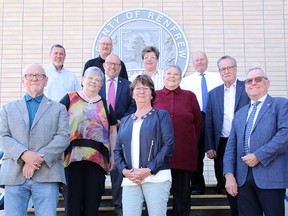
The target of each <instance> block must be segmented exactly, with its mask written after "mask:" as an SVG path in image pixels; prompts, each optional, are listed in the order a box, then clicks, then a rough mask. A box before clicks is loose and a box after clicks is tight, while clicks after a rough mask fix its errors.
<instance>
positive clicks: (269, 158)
mask: <svg viewBox="0 0 288 216" xmlns="http://www.w3.org/2000/svg"><path fill="white" fill-rule="evenodd" d="M246 76H247V79H246V81H245V83H246V84H245V86H246V92H247V94H248V96H249V97H250V99H251V102H250V103H249V104H248V105H246V106H244V107H243V108H242V109H240V110H239V111H238V112H237V113H236V114H235V117H234V119H233V123H232V130H231V132H230V136H229V139H228V143H227V146H226V151H225V155H224V175H225V178H226V190H227V192H228V193H229V194H231V195H232V196H237V200H238V211H239V215H241V216H242V215H243V216H246V215H247V216H248V215H249V216H250V215H253V216H263V213H264V215H265V216H284V215H285V207H284V197H285V188H287V187H288V166H287V165H288V100H287V99H286V98H280V97H277V98H276V97H271V96H270V95H269V94H267V91H268V88H269V86H270V81H269V80H268V76H267V73H266V72H265V71H264V70H263V69H261V68H252V69H250V70H248V72H247V75H246ZM257 101H258V102H260V103H259V105H258V106H257V105H256V115H255V118H254V121H251V122H254V125H252V130H251V132H250V133H249V134H250V135H249V136H247V135H246V137H245V130H246V129H245V125H246V121H247V118H248V117H249V115H250V113H251V112H252V109H253V107H254V103H256V102H257ZM256 104H258V103H256ZM253 115H254V113H253ZM253 115H252V116H253ZM249 122H250V121H249ZM249 128H250V127H249ZM246 134H247V132H246ZM245 138H246V140H248V142H244V140H245Z"/></svg>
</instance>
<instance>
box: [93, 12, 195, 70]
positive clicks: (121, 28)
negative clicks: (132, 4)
mask: <svg viewBox="0 0 288 216" xmlns="http://www.w3.org/2000/svg"><path fill="white" fill-rule="evenodd" d="M104 35H106V36H109V37H111V38H112V41H113V53H116V54H117V55H118V56H119V57H120V59H121V60H122V61H123V62H124V63H125V65H126V68H127V72H128V76H131V75H132V74H133V72H134V71H139V70H143V65H142V58H141V51H142V50H143V49H144V48H145V47H146V46H155V47H157V48H158V50H159V51H160V57H159V62H158V69H165V68H166V67H167V66H169V65H175V64H176V65H178V66H179V67H180V68H181V69H182V75H184V74H185V72H186V69H187V67H188V61H189V46H188V42H187V39H186V36H185V35H184V33H183V31H182V29H181V28H180V27H179V25H178V24H177V23H176V22H175V21H174V20H172V19H171V18H170V17H168V16H167V15H165V14H163V13H161V12H158V11H155V10H151V9H146V8H136V9H130V10H127V11H123V12H121V13H118V14H116V15H115V16H113V17H112V18H110V19H109V20H108V21H107V22H106V23H105V24H104V25H103V26H102V27H101V29H100V30H99V32H98V34H97V36H96V38H95V40H94V43H93V52H92V55H93V58H95V57H97V56H98V55H99V50H98V48H97V44H98V41H99V39H100V38H101V37H102V36H104Z"/></svg>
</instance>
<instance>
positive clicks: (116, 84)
mask: <svg viewBox="0 0 288 216" xmlns="http://www.w3.org/2000/svg"><path fill="white" fill-rule="evenodd" d="M105 80H106V85H105V87H106V98H108V92H109V86H110V82H111V81H110V78H109V77H108V76H107V75H106V74H105ZM114 86H115V99H116V92H117V86H118V76H117V77H115V78H114ZM115 102H116V101H115ZM115 104H116V103H115Z"/></svg>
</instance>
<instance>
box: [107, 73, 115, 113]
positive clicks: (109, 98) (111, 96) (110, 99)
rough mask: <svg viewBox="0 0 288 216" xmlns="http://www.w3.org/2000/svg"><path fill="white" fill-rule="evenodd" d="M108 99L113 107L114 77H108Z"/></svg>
mask: <svg viewBox="0 0 288 216" xmlns="http://www.w3.org/2000/svg"><path fill="white" fill-rule="evenodd" d="M108 101H109V103H110V104H111V105H112V107H113V109H115V85H114V79H113V78H111V79H110V85H109V89H108Z"/></svg>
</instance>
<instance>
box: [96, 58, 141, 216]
mask: <svg viewBox="0 0 288 216" xmlns="http://www.w3.org/2000/svg"><path fill="white" fill-rule="evenodd" d="M103 67H104V70H105V78H104V81H103V85H102V87H101V89H100V91H99V95H100V96H101V97H102V98H104V99H106V100H108V101H109V103H110V104H111V105H112V107H113V109H114V110H115V113H116V117H117V120H118V124H117V128H119V125H120V120H121V118H123V117H124V116H127V115H129V114H132V113H134V112H135V111H136V106H135V103H134V101H133V99H132V96H131V93H130V88H129V86H130V83H131V82H130V81H128V80H126V79H124V78H122V77H120V76H119V73H120V70H121V60H120V59H119V57H118V56H117V55H116V54H110V55H108V56H107V58H106V60H105V63H104V64H103ZM111 91H112V92H111ZM110 176H111V183H112V198H113V204H114V206H115V209H114V212H115V214H116V215H117V216H122V187H121V183H122V179H123V177H122V173H120V172H119V171H118V170H116V169H114V170H112V171H111V173H110Z"/></svg>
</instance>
